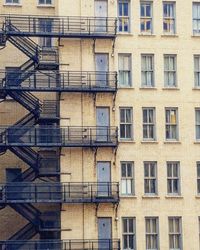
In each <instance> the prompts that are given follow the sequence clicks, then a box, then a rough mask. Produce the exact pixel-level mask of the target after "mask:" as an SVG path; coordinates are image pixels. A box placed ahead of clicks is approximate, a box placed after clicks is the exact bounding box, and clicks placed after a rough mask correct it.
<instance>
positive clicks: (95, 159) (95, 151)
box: [94, 147, 98, 168]
mask: <svg viewBox="0 0 200 250" xmlns="http://www.w3.org/2000/svg"><path fill="white" fill-rule="evenodd" d="M97 151H98V147H95V148H94V168H96V165H97Z"/></svg>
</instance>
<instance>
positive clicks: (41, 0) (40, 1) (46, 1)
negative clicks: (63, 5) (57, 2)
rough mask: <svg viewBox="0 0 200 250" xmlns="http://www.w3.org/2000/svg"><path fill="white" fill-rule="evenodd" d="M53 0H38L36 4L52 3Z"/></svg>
mask: <svg viewBox="0 0 200 250" xmlns="http://www.w3.org/2000/svg"><path fill="white" fill-rule="evenodd" d="M52 1H53V0H39V1H38V4H44V5H45V4H47V5H52Z"/></svg>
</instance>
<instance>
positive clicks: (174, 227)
mask: <svg viewBox="0 0 200 250" xmlns="http://www.w3.org/2000/svg"><path fill="white" fill-rule="evenodd" d="M181 227H182V226H181V218H180V217H169V248H170V250H181V249H182V229H181Z"/></svg>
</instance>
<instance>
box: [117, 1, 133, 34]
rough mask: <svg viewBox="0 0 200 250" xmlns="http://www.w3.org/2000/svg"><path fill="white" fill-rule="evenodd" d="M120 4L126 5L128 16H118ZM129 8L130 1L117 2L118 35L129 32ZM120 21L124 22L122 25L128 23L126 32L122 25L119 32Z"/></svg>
mask: <svg viewBox="0 0 200 250" xmlns="http://www.w3.org/2000/svg"><path fill="white" fill-rule="evenodd" d="M120 3H127V4H128V16H124V15H123V16H120V15H119V4H120ZM130 8H131V5H130V0H118V22H119V23H118V32H119V33H130V32H131V27H130V23H131V22H130V20H131V18H130V14H131V10H130ZM120 20H122V22H124V23H128V30H127V31H125V30H124V24H122V26H121V27H122V30H121V31H120V30H119V27H120Z"/></svg>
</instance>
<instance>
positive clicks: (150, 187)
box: [144, 162, 157, 195]
mask: <svg viewBox="0 0 200 250" xmlns="http://www.w3.org/2000/svg"><path fill="white" fill-rule="evenodd" d="M144 193H145V194H153V195H155V194H157V164H156V162H144Z"/></svg>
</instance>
